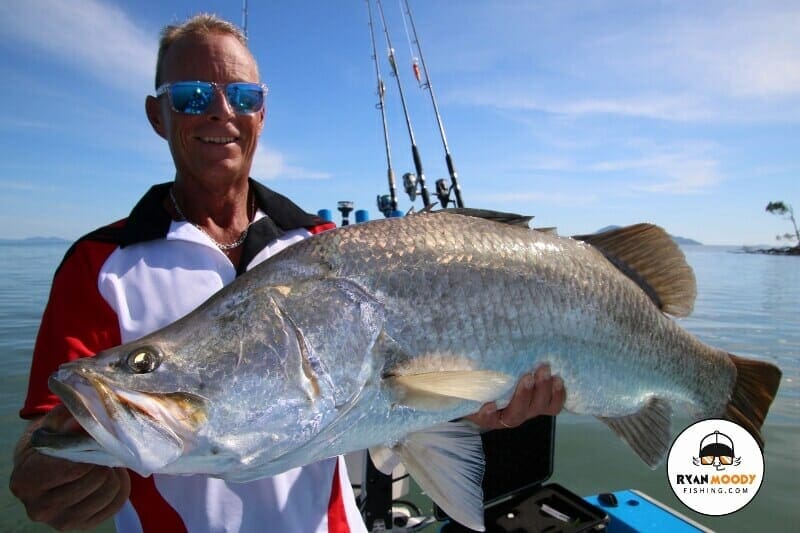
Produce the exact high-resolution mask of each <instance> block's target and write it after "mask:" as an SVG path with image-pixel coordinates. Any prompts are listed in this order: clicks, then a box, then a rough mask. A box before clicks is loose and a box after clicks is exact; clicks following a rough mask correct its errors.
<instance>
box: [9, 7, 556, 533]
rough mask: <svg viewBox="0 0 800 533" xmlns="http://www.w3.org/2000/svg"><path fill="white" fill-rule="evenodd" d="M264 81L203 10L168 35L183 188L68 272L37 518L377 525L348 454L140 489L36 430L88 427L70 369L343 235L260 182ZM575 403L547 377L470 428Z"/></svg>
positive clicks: (65, 524)
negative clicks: (271, 261)
mask: <svg viewBox="0 0 800 533" xmlns="http://www.w3.org/2000/svg"><path fill="white" fill-rule="evenodd" d="M197 80H201V81H197ZM259 80H260V77H259V72H258V67H257V65H256V62H255V59H254V58H253V56H252V55H251V53H250V51H249V50H248V48H247V44H246V40H245V38H244V36H243V35H242V34H241V33H240V32H239V30H238V29H236V28H235V27H234V26H233V25H231V24H229V23H228V22H225V21H223V20H221V19H218V18H216V17H214V16H211V15H198V16H196V17H193V18H191V19H189V20H188V21H187V22H185V23H184V24H181V25H176V26H168V27H166V28H165V29H164V31H163V33H162V39H161V47H160V49H159V55H158V63H157V66H156V96H148V97H147V100H146V106H145V107H146V112H147V117H148V119H149V120H150V123H151V125H152V127H153V129H154V130H155V131H156V133H158V134H159V135H160V136H161V137H163V138H164V139H166V140H167V142H168V144H169V147H170V151H171V153H172V158H173V161H174V163H175V179H174V182H171V183H165V184H161V185H156V186H154V187H153V188H152V189H150V191H149V192H148V193H147V194H146V195H145V196H144V197H143V198H142V199H141V200H140V201H139V203H138V204H137V205H136V206H135V207H134V208H133V210H132V211H131V214H130V216H129V217H128V218H126V219H124V220H121V221H119V222H116V223H114V224H111V225H110V226H107V227H104V228H101V229H99V230H96V231H94V232H92V233H90V234H88V235H87V236H85V237H83V238H82V239H80V240H79V241H78V242H77V243H76V244H75V245H74V246H73V247H72V248H71V249H70V251H69V252H67V255H66V257H65V258H64V261H63V262H62V264H61V266H60V267H59V269H58V271H57V272H56V275H55V277H54V281H53V287H52V290H51V294H50V300H49V302H48V305H47V308H46V310H45V314H44V317H43V318H42V325H41V327H40V331H39V335H38V337H37V341H36V348H35V350H34V356H33V364H32V368H31V377H30V383H29V389H28V396H27V399H26V402H25V405H24V407H23V409H22V411H21V415H22V416H23V417H25V418H29V419H32V422H31V423H30V425H29V427H28V428H27V430H26V431H25V433H24V434H23V436H22V437H21V439H20V441H19V444H18V445H17V449H16V451H15V457H14V471H13V472H12V476H11V483H10V487H11V490H12V492H13V493H14V494H15V495H16V496H17V497H18V498H19V499H20V500H21V501H22V502H23V503H24V504H25V506H26V509H27V511H28V515H29V516H30V517H31V519H33V520H36V521H41V522H45V523H47V524H49V525H51V526H53V527H55V528H57V529H74V528H89V527H92V526H95V525H97V524H99V523H100V522H102V521H104V520H106V519H107V518H109V517H110V516H112V515H115V522H116V526H117V530H118V531H121V532H127V531H142V530H144V531H183V530H188V531H223V530H224V531H263V530H265V529H267V530H270V531H281V532H283V531H301V532H306V531H337V532H338V531H363V530H364V525H363V522H361V519H360V516H359V513H358V509H357V508H356V506H355V502H354V499H353V494H352V489H351V487H350V482H349V480H348V478H347V471H346V469H345V467H344V461H343V460H342V459H341V458H331V459H328V460H325V461H320V462H318V463H314V464H312V465H307V466H305V467H302V468H296V469H294V470H291V471H289V472H286V473H283V474H281V475H278V476H275V477H273V478H267V479H261V480H256V481H253V482H249V483H242V484H236V483H230V484H228V483H226V482H225V481H223V480H220V479H215V478H209V477H207V476H166V475H154V476H151V477H149V478H142V477H140V476H138V475H136V474H135V473H133V472H129V471H127V470H125V469H121V468H108V467H102V466H95V465H90V464H79V463H72V462H69V461H64V460H59V459H54V458H51V457H46V456H44V455H41V454H39V453H37V452H36V451H35V450H34V449H33V448H32V447H31V446H30V435H31V433H32V431H33V430H35V429H36V428H38V427H47V428H49V429H52V430H54V431H70V430H75V431H77V430H79V428H78V425H77V423H76V422H75V420H74V419H73V418H72V417H71V415H69V413H68V412H67V411H66V410H65V408H64V407H63V406H62V405H60V403H59V402H58V399H57V398H56V397H55V396H54V395H53V394H51V393H50V392H49V391H48V390H47V377H48V376H49V374H51V373H52V372H53V371H55V369H56V368H57V367H58V366H59V365H60V364H61V363H63V362H65V361H68V360H72V359H76V358H79V357H88V356H92V355H94V354H95V353H97V352H98V351H100V350H103V349H105V348H109V347H111V346H115V345H118V344H120V343H123V342H128V341H131V340H134V339H137V338H139V337H141V336H143V335H145V334H147V333H149V332H151V331H154V330H156V329H159V328H161V327H163V326H165V325H167V324H169V323H171V322H173V321H174V320H176V319H178V318H180V317H181V316H183V315H185V314H186V313H188V312H189V311H191V310H192V309H194V308H195V307H197V306H198V305H199V304H201V303H202V302H203V301H204V300H205V299H207V298H208V297H209V296H210V295H211V294H213V293H214V292H216V291H217V290H219V289H220V288H221V287H223V286H224V285H226V284H228V283H230V282H231V281H232V280H233V279H234V278H235V277H236V276H237V275H239V274H241V273H243V272H245V271H246V270H248V269H250V268H252V267H253V266H255V265H256V264H258V263H260V262H261V261H263V260H264V259H266V258H267V257H269V256H270V255H272V254H274V253H276V252H277V251H279V250H281V249H282V248H285V247H286V246H289V245H290V244H292V243H293V242H296V241H298V240H301V239H303V238H306V237H308V236H310V235H313V234H315V233H318V232H320V231H324V230H327V229H330V228H331V227H332V226H333V225H332V224H328V223H324V222H323V221H321V220H320V219H318V218H317V217H314V216H311V215H308V214H306V213H305V212H303V211H302V210H300V209H299V208H298V207H297V206H296V205H295V204H293V203H292V202H291V201H289V200H288V199H286V198H284V197H283V196H280V195H278V194H276V193H274V192H273V191H271V190H269V189H267V188H266V187H263V186H262V185H260V184H258V183H256V182H255V181H253V180H251V179H249V172H250V167H251V164H252V161H253V155H254V153H255V150H256V145H257V142H258V136H259V134H260V133H261V130H262V127H263V125H264V116H265V109H264V98H265V96H266V88H265V87H264V86H263V85H261V84H260V81H259ZM534 385H536V386H534ZM563 403H564V391H563V384H562V383H561V382H560V380H559V379H558V378H550V377H549V375H548V372H547V369H540V370H539V371H537V375H536V376H535V377H534V376H527V377H526V378H525V379H524V380H523V381H522V382H521V383H520V385H519V386H518V388H517V391H516V393H515V395H514V397H513V399H512V401H511V403H510V404H509V406H507V407H506V408H505V409H503V410H502V411H498V410H497V409H496V408H495V406H494V405H492V404H489V405H486V406H484V407H483V408H482V409H481V411H480V412H479V413H477V414H476V415H473V416H472V417H471V418H472V420H474V421H475V422H476V423H478V424H479V425H481V426H483V427H486V428H500V427H512V426H515V425H518V424H520V423H521V422H523V421H524V420H526V419H528V418H531V417H532V416H536V415H538V414H542V413H546V414H555V413H556V412H558V411H559V410H560V409H561V407H562V406H563Z"/></svg>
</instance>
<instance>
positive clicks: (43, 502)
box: [9, 405, 131, 531]
mask: <svg viewBox="0 0 800 533" xmlns="http://www.w3.org/2000/svg"><path fill="white" fill-rule="evenodd" d="M41 426H44V427H47V428H50V429H52V430H54V431H69V430H73V429H74V428H76V426H77V423H76V422H75V420H74V419H73V418H72V416H71V415H70V414H69V412H68V411H67V410H66V408H64V407H63V406H61V405H59V406H57V407H55V408H54V409H53V410H52V411H51V412H50V413H48V414H47V415H46V416H44V417H42V418H40V419H38V420H35V421H33V422H31V424H30V425H29V426H28V429H27V430H26V431H25V433H24V434H23V435H22V438H21V439H20V441H19V443H18V444H17V449H16V451H15V453H14V470H13V471H12V472H11V481H10V483H9V488H10V489H11V492H12V493H13V494H14V495H15V496H16V497H17V498H19V499H20V501H22V503H23V504H24V505H25V509H26V510H27V512H28V517H30V519H31V520H34V521H36V522H44V523H46V524H48V525H50V526H51V527H53V528H55V529H58V530H62V531H63V530H65V529H88V528H91V527H94V526H97V525H99V524H100V523H101V522H103V521H104V520H106V519H107V518H109V517H111V516H113V515H114V514H115V513H116V512H117V511H118V510H119V509H120V507H122V505H123V504H124V503H125V501H126V500H127V499H128V495H129V494H130V490H131V481H130V477H129V476H128V471H127V470H125V469H124V468H109V467H105V466H97V465H91V464H84V463H73V462H72V461H66V460H63V459H56V458H54V457H48V456H46V455H42V454H40V453H39V452H37V451H36V450H35V449H34V448H33V447H31V445H30V436H31V433H33V431H34V430H35V429H37V428H39V427H41Z"/></svg>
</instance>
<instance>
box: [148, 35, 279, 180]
mask: <svg viewBox="0 0 800 533" xmlns="http://www.w3.org/2000/svg"><path fill="white" fill-rule="evenodd" d="M195 80H200V81H211V82H216V83H219V84H226V83H229V82H237V81H245V82H257V81H259V79H258V68H257V66H256V64H255V61H254V60H253V57H252V55H251V54H250V52H249V51H248V50H247V49H246V48H245V47H244V46H243V45H242V44H241V43H240V42H239V41H237V40H236V38H235V37H233V36H230V35H222V34H211V35H207V36H202V37H189V38H186V39H182V40H179V41H177V42H175V43H173V45H172V46H171V47H170V48H169V50H168V51H167V54H166V56H165V57H164V62H163V67H162V70H161V82H162V83H168V82H175V81H195ZM147 111H148V116H149V118H150V121H151V123H152V124H153V127H154V128H155V130H156V131H157V132H158V133H159V135H161V136H162V137H164V138H165V139H167V141H168V142H169V148H170V151H171V152H172V159H173V160H174V162H175V169H176V171H177V176H180V177H181V178H184V179H188V180H194V181H195V182H196V183H197V184H198V185H202V186H204V187H205V188H210V189H219V188H224V187H226V186H228V185H230V184H231V183H234V182H236V181H239V180H243V179H246V178H247V177H248V175H249V173H250V166H251V164H252V162H253V155H254V154H255V150H256V145H257V143H258V136H259V134H260V133H261V128H262V127H263V125H264V110H263V109H262V110H261V111H259V112H258V113H252V114H236V113H234V111H233V109H232V108H231V106H230V104H229V103H228V102H227V100H226V99H225V96H224V94H223V91H219V90H218V91H217V92H216V93H215V97H214V99H213V101H212V103H211V105H210V106H209V107H208V109H207V110H206V112H205V113H203V114H201V115H185V114H181V113H178V112H176V111H174V110H172V108H171V107H170V103H169V97H168V95H166V94H164V95H162V96H161V97H159V98H158V99H157V100H154V99H152V97H151V98H149V99H148V103H147Z"/></svg>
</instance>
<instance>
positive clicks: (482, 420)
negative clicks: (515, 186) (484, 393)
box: [465, 365, 567, 429]
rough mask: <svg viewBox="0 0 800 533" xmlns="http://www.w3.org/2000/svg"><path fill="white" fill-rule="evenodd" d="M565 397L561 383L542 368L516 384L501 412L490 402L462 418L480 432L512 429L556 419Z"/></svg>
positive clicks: (544, 366) (544, 367)
mask: <svg viewBox="0 0 800 533" xmlns="http://www.w3.org/2000/svg"><path fill="white" fill-rule="evenodd" d="M566 397H567V393H566V391H565V390H564V382H563V381H562V379H561V378H560V377H559V376H551V375H550V367H549V366H548V365H543V366H540V367H539V368H537V369H536V372H534V373H533V374H526V375H525V376H523V377H522V379H520V380H519V383H517V388H516V390H515V391H514V396H512V397H511V401H510V402H509V403H508V405H507V406H506V407H505V408H503V409H499V410H498V409H497V405H495V403H494V402H492V403H487V404H484V406H483V407H481V409H480V411H478V412H477V413H475V414H474V415H470V416H467V417H465V418H466V419H467V420H470V421H472V422H474V423H475V424H477V425H479V426H480V427H482V428H483V429H503V428H513V427H517V426H519V425H520V424H522V423H523V422H525V421H526V420H529V419H531V418H534V417H537V416H539V415H557V414H558V413H560V412H561V409H563V408H564V401H565V400H566Z"/></svg>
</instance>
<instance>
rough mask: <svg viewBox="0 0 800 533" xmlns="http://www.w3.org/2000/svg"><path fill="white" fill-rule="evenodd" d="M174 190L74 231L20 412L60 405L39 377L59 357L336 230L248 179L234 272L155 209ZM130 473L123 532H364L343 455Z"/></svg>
mask: <svg viewBox="0 0 800 533" xmlns="http://www.w3.org/2000/svg"><path fill="white" fill-rule="evenodd" d="M171 186H172V183H164V184H161V185H156V186H154V187H152V188H151V189H150V190H149V191H148V192H147V194H145V196H144V197H143V198H142V199H141V200H140V201H139V203H138V204H137V205H136V206H135V207H134V209H133V211H131V214H130V215H129V216H128V218H126V219H124V220H121V221H119V222H116V223H114V224H111V225H109V226H106V227H103V228H100V229H98V230H95V231H93V232H92V233H90V234H88V235H86V236H84V237H82V238H81V239H79V240H78V241H77V242H76V243H75V244H74V245H73V246H72V247H71V248H70V249H69V251H68V252H67V254H66V256H65V258H64V260H63V261H62V263H61V265H60V266H59V268H58V270H57V271H56V274H55V277H54V279H53V286H52V288H51V292H50V299H49V301H48V304H47V307H46V308H45V312H44V316H43V317H42V323H41V326H40V329H39V334H38V336H37V339H36V347H35V349H34V354H33V362H32V366H31V375H30V382H29V385H28V395H27V398H26V400H25V405H24V407H23V408H22V410H21V412H20V415H21V416H22V417H23V418H32V417H35V416H37V415H41V414H43V413H45V412H47V411H49V410H50V409H52V408H53V407H54V406H55V405H56V404H57V403H59V400H58V398H57V397H56V396H55V395H53V394H52V393H51V392H50V391H49V390H48V388H47V378H48V377H49V376H50V374H52V373H53V372H55V371H56V369H57V368H58V366H59V365H61V364H62V363H64V362H66V361H70V360H74V359H78V358H80V357H91V356H93V355H94V354H96V353H97V352H99V351H101V350H104V349H107V348H110V347H113V346H117V345H119V344H122V343H126V342H130V341H133V340H135V339H138V338H140V337H142V336H144V335H147V334H148V333H150V332H152V331H155V330H157V329H160V328H162V327H164V326H166V325H168V324H170V323H171V322H174V321H175V320H177V319H179V318H181V317H182V316H184V315H186V314H187V313H189V312H190V311H192V310H193V309H194V308H196V307H197V306H198V305H200V304H201V303H203V302H204V301H205V300H206V299H207V298H208V297H209V296H211V295H212V294H214V293H215V292H217V291H218V290H219V289H221V288H222V287H223V286H225V285H227V284H228V283H230V282H231V281H233V280H234V279H235V278H236V276H237V275H239V274H242V273H243V272H244V271H246V270H249V269H250V268H252V267H254V266H255V265H257V264H258V263H260V262H262V261H264V260H265V259H267V258H268V257H270V256H271V255H273V254H275V253H277V252H278V251H280V250H282V249H283V248H286V247H287V246H289V245H291V244H292V243H294V242H297V241H299V240H302V239H305V238H307V237H309V236H311V235H313V234H315V233H319V232H321V231H325V230H327V229H330V228H332V227H333V224H332V223H326V222H324V221H322V220H321V219H319V218H318V217H315V216H312V215H309V214H307V213H305V212H304V211H302V210H301V209H300V208H299V207H297V206H296V205H295V204H294V203H292V202H291V201H290V200H288V199H287V198H285V197H284V196H281V195H279V194H277V193H275V192H274V191H272V190H270V189H268V188H266V187H264V186H263V185H260V184H259V183H257V182H255V181H253V180H251V181H250V186H251V190H253V192H254V194H255V201H256V205H257V206H258V210H257V213H256V216H255V218H254V221H253V224H252V226H251V227H250V231H249V233H248V235H247V239H246V240H245V242H244V244H243V247H244V248H243V252H242V258H241V261H240V267H239V269H238V270H237V269H236V268H235V267H234V266H233V264H232V263H231V262H230V260H229V259H228V258H227V257H226V256H225V254H223V253H222V252H221V251H220V250H219V249H218V248H217V247H216V246H215V244H214V243H213V242H212V241H211V239H209V237H208V236H207V235H206V234H205V233H203V232H201V231H200V230H198V229H197V228H196V227H195V226H193V225H192V224H191V223H188V222H186V221H179V222H176V221H173V220H172V219H171V217H170V215H169V213H168V212H167V211H166V210H165V209H164V207H163V205H164V199H165V198H166V196H167V194H168V191H169V188H170V187H171ZM130 475H131V485H132V486H131V495H130V499H129V501H128V502H126V503H125V505H124V507H123V508H122V509H121V511H120V512H119V513H118V514H117V515H116V517H115V522H116V527H117V531H119V532H121V533H128V532H138V531H146V532H150V531H152V532H161V531H170V532H180V531H189V532H211V531H226V532H228V531H242V532H245V531H279V532H294V531H297V532H303V533H305V532H337V533H338V532H350V531H366V529H365V527H364V523H363V521H362V519H361V516H360V514H359V512H358V508H357V507H356V504H355V499H354V497H353V492H352V488H351V486H350V482H349V480H348V476H347V470H346V468H345V464H344V460H343V459H342V458H341V457H339V458H331V459H326V460H324V461H320V462H317V463H314V464H311V465H307V466H304V467H301V468H295V469H293V470H290V471H288V472H284V473H283V474H280V475H278V476H275V477H271V478H265V479H260V480H256V481H252V482H248V483H227V482H225V481H224V480H221V479H216V478H211V477H208V476H203V475H194V476H170V475H162V474H155V475H153V476H150V477H148V478H143V477H141V476H139V475H137V474H136V473H134V472H130Z"/></svg>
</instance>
